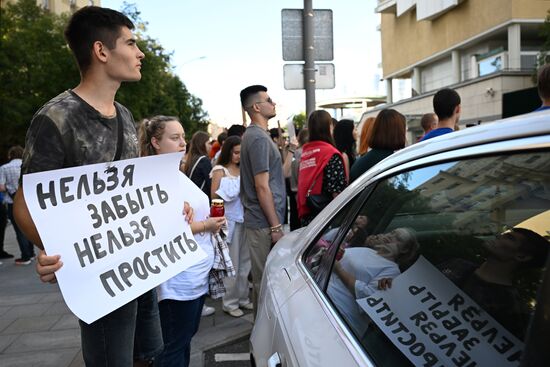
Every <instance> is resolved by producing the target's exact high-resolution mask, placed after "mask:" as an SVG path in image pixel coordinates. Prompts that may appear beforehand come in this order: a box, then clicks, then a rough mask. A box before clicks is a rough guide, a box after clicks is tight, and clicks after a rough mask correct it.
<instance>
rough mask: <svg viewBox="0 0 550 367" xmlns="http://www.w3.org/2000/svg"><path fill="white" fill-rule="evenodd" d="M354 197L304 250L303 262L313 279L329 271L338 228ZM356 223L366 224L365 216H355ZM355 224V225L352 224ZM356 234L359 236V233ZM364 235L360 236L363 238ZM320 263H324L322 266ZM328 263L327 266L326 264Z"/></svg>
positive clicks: (351, 205) (319, 277)
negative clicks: (362, 217)
mask: <svg viewBox="0 0 550 367" xmlns="http://www.w3.org/2000/svg"><path fill="white" fill-rule="evenodd" d="M355 200H356V199H353V200H351V201H350V202H349V203H348V204H347V205H346V207H345V208H344V209H342V210H341V211H340V212H339V213H338V214H337V215H336V216H335V217H334V218H333V219H332V220H331V222H330V223H329V224H328V225H327V227H326V228H325V229H324V230H323V232H322V233H321V234H320V235H319V237H318V238H317V240H316V241H315V242H314V244H313V245H312V246H311V247H310V248H309V249H308V250H307V251H306V253H305V256H304V263H305V265H306V267H307V269H308V270H309V272H310V273H311V275H312V276H313V277H314V278H315V279H317V280H318V279H323V276H325V275H328V272H329V271H330V265H332V261H327V259H328V260H332V258H333V257H334V255H335V252H336V250H337V249H338V246H336V245H333V243H335V240H336V239H337V237H338V235H339V230H340V227H341V225H342V222H343V221H344V219H345V218H346V216H347V215H348V211H349V210H350V208H351V207H353V204H354V202H355ZM355 222H356V223H360V224H359V226H364V225H366V218H365V221H363V220H362V219H361V218H359V217H358V218H356V220H355ZM354 226H357V225H354ZM357 236H361V235H360V234H359V233H358V234H357ZM364 238H365V237H362V239H363V240H364ZM321 264H325V266H324V267H322V266H321ZM327 265H328V266H327Z"/></svg>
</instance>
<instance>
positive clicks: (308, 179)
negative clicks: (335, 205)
mask: <svg viewBox="0 0 550 367" xmlns="http://www.w3.org/2000/svg"><path fill="white" fill-rule="evenodd" d="M307 127H308V131H309V142H308V143H306V144H304V146H303V148H302V157H301V158H300V168H299V176H298V195H297V201H298V216H299V217H300V221H301V222H302V225H304V226H305V225H307V224H309V223H310V222H311V220H312V219H313V218H315V216H316V215H317V214H318V211H319V209H322V208H320V207H319V206H315V205H313V203H312V200H313V199H314V198H315V197H316V198H321V199H322V200H319V201H322V203H323V205H326V203H328V202H329V201H330V200H332V199H333V198H334V197H336V195H338V194H339V193H341V192H342V191H343V190H344V189H345V188H346V186H347V183H348V179H347V178H348V171H347V170H346V167H345V164H344V157H343V156H342V153H340V152H339V151H338V149H336V147H335V146H334V141H333V139H332V134H331V132H332V117H331V116H330V114H329V113H328V112H327V111H324V110H318V111H314V112H312V113H311V115H310V116H309V119H308V124H307ZM308 196H312V197H311V198H310V199H308ZM308 200H309V203H308ZM313 201H314V200H313Z"/></svg>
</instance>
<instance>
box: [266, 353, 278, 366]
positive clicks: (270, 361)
mask: <svg viewBox="0 0 550 367" xmlns="http://www.w3.org/2000/svg"><path fill="white" fill-rule="evenodd" d="M267 367H281V358H279V353H277V352H275V353H273V354H272V355H271V357H269V359H268V360H267Z"/></svg>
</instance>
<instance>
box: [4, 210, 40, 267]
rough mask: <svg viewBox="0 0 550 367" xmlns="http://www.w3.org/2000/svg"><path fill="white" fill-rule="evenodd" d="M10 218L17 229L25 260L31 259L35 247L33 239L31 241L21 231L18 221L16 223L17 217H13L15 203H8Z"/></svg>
mask: <svg viewBox="0 0 550 367" xmlns="http://www.w3.org/2000/svg"><path fill="white" fill-rule="evenodd" d="M8 218H9V219H10V222H11V224H12V226H13V229H14V230H15V237H17V243H18V244H19V250H21V258H22V259H23V260H30V258H31V257H34V247H33V244H32V243H31V241H29V240H28V239H27V237H25V235H24V234H23V232H21V230H20V229H19V227H18V226H17V223H15V219H14V218H13V204H8Z"/></svg>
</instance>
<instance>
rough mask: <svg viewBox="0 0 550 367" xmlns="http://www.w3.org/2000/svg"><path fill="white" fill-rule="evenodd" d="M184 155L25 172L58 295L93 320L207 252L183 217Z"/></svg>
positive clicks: (187, 187)
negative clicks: (57, 265) (55, 263)
mask: <svg viewBox="0 0 550 367" xmlns="http://www.w3.org/2000/svg"><path fill="white" fill-rule="evenodd" d="M181 156H182V153H173V154H162V155H155V156H150V157H144V158H137V159H128V160H122V161H116V162H108V163H101V164H93V165H87V166H81V167H73V168H66V169H60V170H55V171H46V172H40V173H32V174H28V175H24V176H23V191H24V194H25V200H26V202H27V206H28V208H29V211H30V213H31V216H32V218H33V220H34V223H35V224H36V227H37V229H38V232H39V233H40V237H41V239H42V242H43V244H44V248H45V249H46V252H47V253H48V254H50V255H54V254H59V255H61V260H62V261H63V267H62V268H61V269H60V270H59V271H57V273H56V276H57V280H58V282H59V287H60V288H61V292H62V294H63V298H64V299H65V302H66V303H67V306H68V307H69V308H70V309H71V311H72V312H73V313H74V314H75V315H76V316H77V317H78V318H80V319H81V320H83V321H85V322H87V323H91V322H93V321H95V320H97V319H99V318H100V317H102V316H104V315H106V314H108V313H109V312H111V311H113V310H115V309H117V308H119V307H120V306H122V305H124V304H126V303H128V302H129V301H131V300H133V299H135V298H137V297H138V296H140V295H141V294H143V293H145V292H146V291H148V290H150V289H152V288H154V287H155V286H157V285H159V284H160V283H162V282H164V281H166V280H168V279H170V278H171V277H173V276H174V275H176V274H178V273H180V272H181V271H183V270H185V269H187V268H188V267H189V266H191V265H193V264H195V263H197V262H199V261H200V260H202V259H204V257H206V253H205V252H204V251H203V250H202V249H201V247H200V246H199V245H198V244H197V242H195V239H194V238H193V235H192V233H191V229H190V227H189V224H188V223H187V221H186V220H185V217H184V215H183V214H182V212H183V205H184V201H185V195H186V192H189V190H190V188H191V187H192V186H193V185H194V184H193V183H192V182H191V181H190V180H189V179H188V178H187V177H183V178H182V177H181V176H183V175H182V174H181V173H180V171H179V165H180V160H181Z"/></svg>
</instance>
